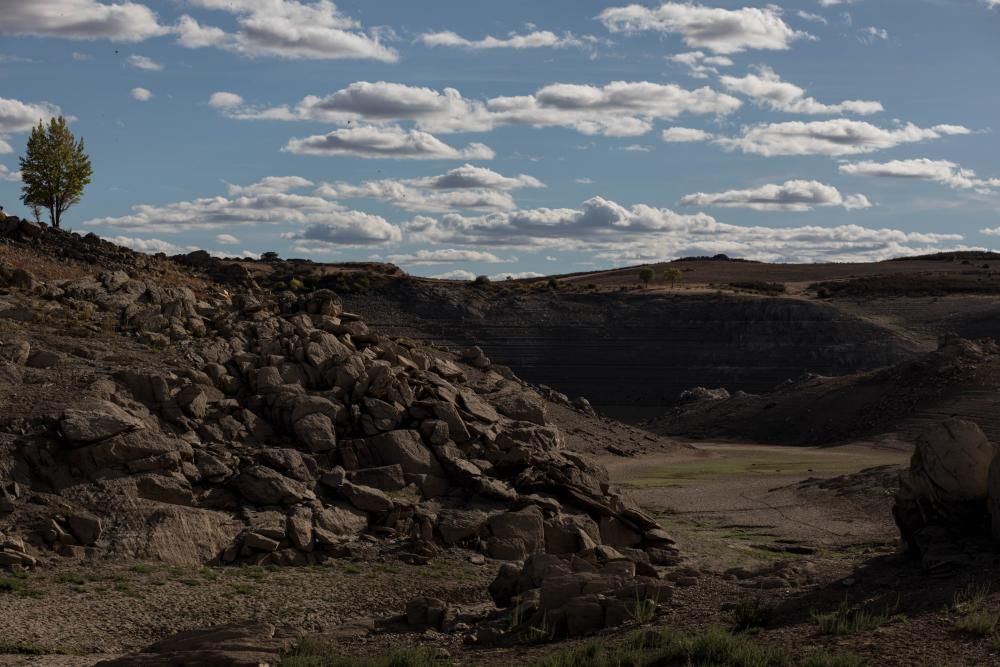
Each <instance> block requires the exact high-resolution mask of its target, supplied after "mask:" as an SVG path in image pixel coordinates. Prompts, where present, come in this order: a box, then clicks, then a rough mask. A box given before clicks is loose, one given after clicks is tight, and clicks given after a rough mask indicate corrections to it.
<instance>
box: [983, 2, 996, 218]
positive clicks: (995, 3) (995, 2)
mask: <svg viewBox="0 0 1000 667" xmlns="http://www.w3.org/2000/svg"><path fill="white" fill-rule="evenodd" d="M993 2H994V3H995V6H1000V0H993ZM979 233H980V234H983V235H985V236H1000V227H993V228H991V229H980V230H979Z"/></svg>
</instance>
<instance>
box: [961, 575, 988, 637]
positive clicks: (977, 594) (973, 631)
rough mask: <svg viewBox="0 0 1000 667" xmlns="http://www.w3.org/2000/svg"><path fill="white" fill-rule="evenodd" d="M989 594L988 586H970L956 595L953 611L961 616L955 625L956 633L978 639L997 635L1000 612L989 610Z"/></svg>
mask: <svg viewBox="0 0 1000 667" xmlns="http://www.w3.org/2000/svg"><path fill="white" fill-rule="evenodd" d="M989 594H990V587H989V585H988V584H982V585H976V584H970V585H969V586H966V587H965V588H963V589H962V590H960V591H958V592H956V593H955V597H954V599H953V601H952V604H951V609H952V611H953V612H955V613H956V614H960V616H959V617H958V618H957V619H956V620H955V623H954V629H955V631H956V632H961V633H963V634H967V635H974V636H976V637H989V636H992V635H994V634H995V633H996V631H997V626H998V625H1000V612H997V611H992V610H990V609H988V608H987V603H988V598H989Z"/></svg>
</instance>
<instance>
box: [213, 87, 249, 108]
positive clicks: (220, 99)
mask: <svg viewBox="0 0 1000 667" xmlns="http://www.w3.org/2000/svg"><path fill="white" fill-rule="evenodd" d="M208 104H209V106H211V107H214V108H216V109H234V108H236V107H239V106H242V105H243V98H242V97H240V96H239V95H237V94H236V93H226V92H222V91H220V92H218V93H212V96H211V97H210V98H208Z"/></svg>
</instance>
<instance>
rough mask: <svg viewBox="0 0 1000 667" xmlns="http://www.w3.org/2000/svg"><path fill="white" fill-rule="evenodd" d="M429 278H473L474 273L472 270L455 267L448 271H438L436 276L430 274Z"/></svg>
mask: <svg viewBox="0 0 1000 667" xmlns="http://www.w3.org/2000/svg"><path fill="white" fill-rule="evenodd" d="M431 278H436V279H438V280H475V279H476V274H475V273H473V272H472V271H466V270H465V269H455V270H454V271H448V272H447V273H439V274H438V275H436V276H431Z"/></svg>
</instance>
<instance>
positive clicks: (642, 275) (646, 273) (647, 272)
mask: <svg viewBox="0 0 1000 667" xmlns="http://www.w3.org/2000/svg"><path fill="white" fill-rule="evenodd" d="M654 275H655V274H654V273H653V267H651V266H644V267H642V268H641V269H639V280H641V281H642V284H644V285H645V286H646V287H649V283H651V282H652V281H653V276H654Z"/></svg>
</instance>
